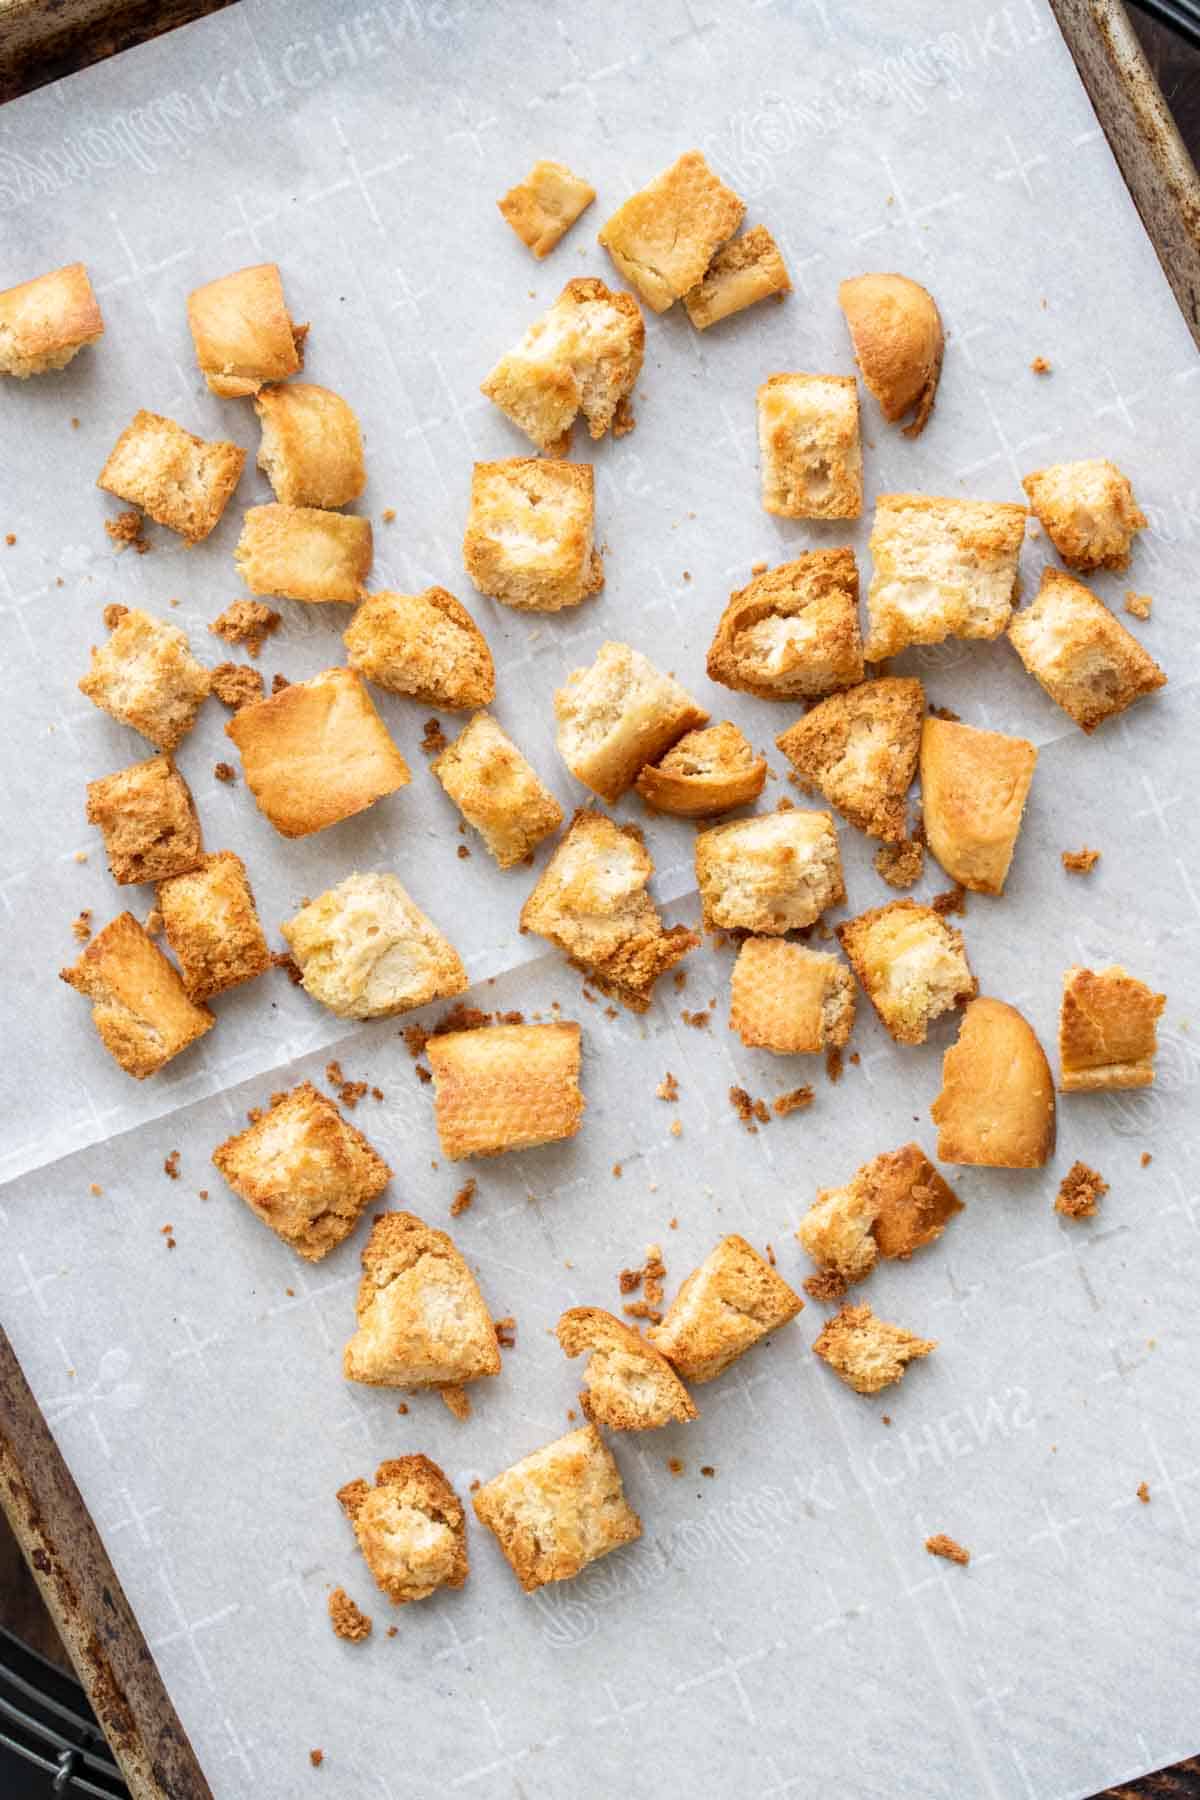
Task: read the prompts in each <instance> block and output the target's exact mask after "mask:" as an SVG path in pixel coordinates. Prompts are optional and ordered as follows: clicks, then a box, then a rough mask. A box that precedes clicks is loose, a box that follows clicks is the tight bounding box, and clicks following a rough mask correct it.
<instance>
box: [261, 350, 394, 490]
mask: <svg viewBox="0 0 1200 1800" xmlns="http://www.w3.org/2000/svg"><path fill="white" fill-rule="evenodd" d="M254 410H255V412H256V413H257V414H258V417H259V423H260V424H261V426H262V440H261V442H260V443H259V446H258V466H259V468H260V469H262V470H263V472H264V474H265V475H266V477H267V480H268V481H269V482H270V483H271V486H272V488H273V489H274V491H275V498H276V500H279V501H281V502H282V504H283V505H284V506H326V507H327V506H348V505H349V504H350V502H351V501H352V500H357V499H358V496H359V495H360V494H361V493H362V491H363V489H364V488H365V487H366V485H367V471H366V468H365V466H364V464H363V447H362V432H361V431H360V429H359V424H358V416H357V414H356V413H355V411H354V408H353V407H352V406H349V405H347V403H346V401H345V400H343V399H342V397H341V395H340V394H334V393H331V392H330V390H329V389H328V388H324V387H317V385H316V384H315V382H311V381H289V382H285V383H282V384H277V385H273V386H271V387H265V388H262V389H261V390H260V392H259V393H257V394H256V395H255V397H254Z"/></svg>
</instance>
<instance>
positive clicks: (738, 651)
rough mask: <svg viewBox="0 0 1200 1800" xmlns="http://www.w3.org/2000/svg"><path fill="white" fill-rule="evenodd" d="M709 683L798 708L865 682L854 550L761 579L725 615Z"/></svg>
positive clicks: (809, 556)
mask: <svg viewBox="0 0 1200 1800" xmlns="http://www.w3.org/2000/svg"><path fill="white" fill-rule="evenodd" d="M708 674H709V679H710V680H711V681H719V682H720V683H721V684H722V686H723V687H728V688H734V689H736V690H737V691H739V692H740V693H744V694H756V695H757V696H758V698H759V699H760V700H795V699H801V698H807V697H811V696H812V695H816V694H828V693H829V692H830V691H831V690H832V689H834V688H843V687H850V686H852V685H853V683H854V682H856V681H861V680H862V678H863V653H862V638H861V636H860V635H859V629H858V567H857V564H856V563H855V561H854V552H853V550H808V551H805V553H804V555H803V556H798V557H796V559H795V560H794V561H793V562H788V563H781V564H780V565H779V567H778V568H776V569H768V570H766V571H765V573H763V574H761V575H756V576H755V578H754V580H753V581H751V582H750V583H749V585H748V586H747V587H744V588H739V589H738V591H737V592H736V593H735V594H732V595H731V596H730V599H729V604H728V606H727V607H726V608H725V611H724V612H723V613H722V614H721V618H720V621H719V623H718V625H717V629H716V633H715V635H714V637H713V641H712V644H711V646H710V648H709V652H708Z"/></svg>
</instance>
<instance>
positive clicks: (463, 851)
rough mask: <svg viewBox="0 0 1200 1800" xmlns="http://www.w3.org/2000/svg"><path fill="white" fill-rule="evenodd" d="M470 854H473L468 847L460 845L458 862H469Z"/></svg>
mask: <svg viewBox="0 0 1200 1800" xmlns="http://www.w3.org/2000/svg"><path fill="white" fill-rule="evenodd" d="M470 854H471V852H470V851H469V850H468V849H467V846H466V845H465V844H460V845H459V846H458V860H459V861H460V862H466V860H467V858H468V856H470Z"/></svg>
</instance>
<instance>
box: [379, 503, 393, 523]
mask: <svg viewBox="0 0 1200 1800" xmlns="http://www.w3.org/2000/svg"><path fill="white" fill-rule="evenodd" d="M379 516H380V518H381V519H382V520H383V522H384V524H385V525H391V524H392V523H393V522H394V520H395V517H396V509H395V507H394V506H385V507H384V509H383V511H382V512H381V513H380V515H379Z"/></svg>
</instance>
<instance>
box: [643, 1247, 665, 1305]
mask: <svg viewBox="0 0 1200 1800" xmlns="http://www.w3.org/2000/svg"><path fill="white" fill-rule="evenodd" d="M642 1276H643V1279H644V1281H645V1287H644V1289H643V1292H644V1293H645V1296H646V1298H647V1300H648V1301H649V1302H650V1304H651V1306H658V1305H660V1304H661V1302H662V1297H663V1293H664V1290H665V1287H666V1280H667V1265H666V1263H665V1262H664V1261H663V1254H662V1246H661V1245H660V1244H647V1245H646V1261H645V1265H644V1267H643V1269H642Z"/></svg>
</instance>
